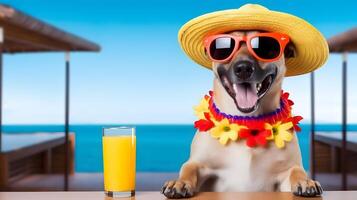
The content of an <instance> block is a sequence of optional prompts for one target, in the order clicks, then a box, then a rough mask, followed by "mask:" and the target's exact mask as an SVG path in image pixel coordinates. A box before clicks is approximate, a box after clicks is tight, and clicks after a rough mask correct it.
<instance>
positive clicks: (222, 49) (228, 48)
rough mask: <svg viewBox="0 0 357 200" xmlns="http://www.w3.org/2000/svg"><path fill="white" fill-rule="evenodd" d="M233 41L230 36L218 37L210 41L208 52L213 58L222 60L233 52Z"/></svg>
mask: <svg viewBox="0 0 357 200" xmlns="http://www.w3.org/2000/svg"><path fill="white" fill-rule="evenodd" d="M234 45H235V41H234V40H233V39H232V38H230V37H220V38H217V39H215V40H213V41H212V43H211V45H210V47H209V53H210V55H211V57H212V58H213V59H215V60H224V59H226V58H228V57H229V56H230V55H231V53H232V52H233V49H234Z"/></svg>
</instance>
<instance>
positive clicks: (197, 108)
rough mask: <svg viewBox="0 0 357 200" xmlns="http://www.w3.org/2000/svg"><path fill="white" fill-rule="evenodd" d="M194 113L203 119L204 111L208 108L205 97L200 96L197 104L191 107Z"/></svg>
mask: <svg viewBox="0 0 357 200" xmlns="http://www.w3.org/2000/svg"><path fill="white" fill-rule="evenodd" d="M193 109H194V111H195V115H196V116H197V117H198V118H199V119H205V116H204V113H205V112H209V110H208V101H207V100H206V99H205V98H202V100H201V101H200V104H199V105H198V106H195V107H193Z"/></svg>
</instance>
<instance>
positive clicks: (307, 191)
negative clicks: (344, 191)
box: [292, 179, 323, 197]
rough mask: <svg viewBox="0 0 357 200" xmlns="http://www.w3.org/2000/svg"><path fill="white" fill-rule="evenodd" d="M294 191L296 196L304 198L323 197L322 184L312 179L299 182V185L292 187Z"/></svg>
mask: <svg viewBox="0 0 357 200" xmlns="http://www.w3.org/2000/svg"><path fill="white" fill-rule="evenodd" d="M292 191H293V193H294V195H296V196H302V197H316V196H321V194H322V192H323V190H322V187H321V185H320V183H319V182H318V181H313V180H311V179H308V180H302V181H299V182H297V184H295V185H293V186H292Z"/></svg>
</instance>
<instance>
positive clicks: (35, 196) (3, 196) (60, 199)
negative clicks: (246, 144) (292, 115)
mask: <svg viewBox="0 0 357 200" xmlns="http://www.w3.org/2000/svg"><path fill="white" fill-rule="evenodd" d="M23 199H29V200H49V199H50V200H78V199H80V200H112V198H108V197H105V195H104V193H103V192H0V200H23ZM118 199H120V200H161V199H162V200H164V199H166V198H165V197H164V196H163V195H162V194H160V193H159V192H138V193H137V194H136V196H135V197H133V198H118ZM205 199H206V200H213V199H214V200H220V199H224V200H253V199H259V200H260V199H264V200H286V199H291V200H301V199H308V200H317V199H323V200H341V199H343V200H356V199H357V191H345V192H343V191H339V192H334V191H327V192H325V193H324V194H323V196H322V198H321V197H319V198H302V197H295V196H294V195H292V194H291V193H282V192H280V193H278V192H276V193H274V192H270V193H264V192H254V193H253V192H252V193H238V192H229V193H217V192H203V193H200V194H199V195H197V196H195V197H194V198H191V200H205Z"/></svg>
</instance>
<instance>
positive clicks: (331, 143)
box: [315, 132, 357, 190]
mask: <svg viewBox="0 0 357 200" xmlns="http://www.w3.org/2000/svg"><path fill="white" fill-rule="evenodd" d="M315 140H316V142H315V145H316V146H315V151H316V152H315V163H316V166H315V170H316V178H317V180H319V181H320V182H321V184H322V185H326V186H327V187H328V189H331V190H339V189H341V185H342V184H341V165H340V163H341V147H342V145H341V140H342V135H341V132H318V133H316V136H315ZM346 149H347V153H346V156H347V165H346V166H347V171H348V175H347V181H348V182H347V185H348V189H357V132H348V134H347V146H346Z"/></svg>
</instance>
